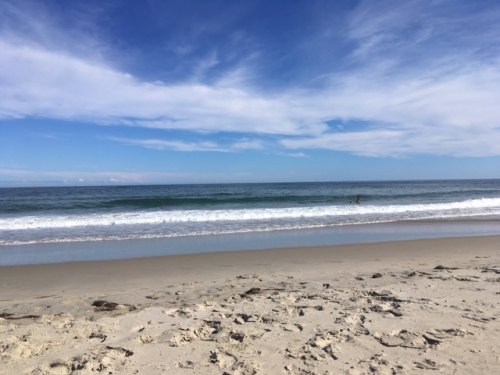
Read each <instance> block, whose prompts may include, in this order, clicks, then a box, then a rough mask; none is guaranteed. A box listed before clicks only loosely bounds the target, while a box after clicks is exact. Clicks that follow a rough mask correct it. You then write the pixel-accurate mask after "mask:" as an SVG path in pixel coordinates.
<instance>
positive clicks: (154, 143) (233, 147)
mask: <svg viewBox="0 0 500 375" xmlns="http://www.w3.org/2000/svg"><path fill="white" fill-rule="evenodd" d="M108 139H109V140H112V141H117V142H121V143H125V144H130V145H136V146H141V147H144V148H149V149H154V150H172V151H180V152H237V151H248V150H259V149H262V148H264V144H263V142H262V141H261V140H252V139H240V140H238V141H235V142H233V143H229V144H219V143H217V142H212V141H197V142H186V141H181V140H164V139H129V138H114V137H110V138H108Z"/></svg>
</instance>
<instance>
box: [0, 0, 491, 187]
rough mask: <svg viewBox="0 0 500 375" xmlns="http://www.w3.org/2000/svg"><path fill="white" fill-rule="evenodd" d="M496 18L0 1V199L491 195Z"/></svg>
mask: <svg viewBox="0 0 500 375" xmlns="http://www.w3.org/2000/svg"><path fill="white" fill-rule="evenodd" d="M499 103H500V2H496V1H465V0H464V1H458V0H457V1H447V0H439V1H432V0H429V1H427V0H426V1H354V0H353V1H347V0H346V1H315V0H311V1H305V0H304V1H299V0H297V1H284V0H283V1H278V0H275V1H251V0H246V1H243V0H241V1H240V0H237V1H235V0H232V1H229V0H227V1H201V0H200V1H188V0H179V1H168V0H165V1H163V0H149V1H118V0H116V1H105V2H104V1H98V0H94V1H92V0H82V1H78V0H71V1H59V0H57V1H56V0H54V1H23V0H21V1H20V0H15V1H14V0H12V1H10V0H0V186H31V185H85V184H147V183H207V182H266V181H335V180H378V179H384V180H385V179H439V178H500V105H499Z"/></svg>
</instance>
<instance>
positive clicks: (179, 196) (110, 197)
mask: <svg viewBox="0 0 500 375" xmlns="http://www.w3.org/2000/svg"><path fill="white" fill-rule="evenodd" d="M358 196H359V198H360V202H359V203H356V199H357V198H358ZM499 219H500V180H461V181H457V180H454V181H391V182H317V183H269V184H223V185H168V186H167V185H165V186H103V187H43V188H39V187H37V188H2V189H0V250H1V249H2V247H9V248H12V247H13V246H14V247H15V246H22V245H30V244H55V243H75V242H95V241H107V240H131V239H181V238H184V239H185V238H196V239H197V241H200V239H203V238H206V239H207V240H208V239H209V238H211V237H213V236H219V237H220V236H222V235H229V236H232V238H234V237H235V236H240V237H241V236H242V235H245V236H247V237H248V235H252V234H253V235H257V236H258V235H259V234H260V235H261V236H262V234H264V233H271V232H272V233H275V234H277V237H276V238H278V237H279V236H282V237H283V236H287V234H290V233H292V232H293V233H294V235H296V234H297V233H300V232H301V231H302V232H303V233H306V232H308V233H311V232H310V231H311V230H316V229H325V230H328V229H332V230H334V229H335V228H337V230H338V229H339V228H341V229H342V230H346V229H347V228H354V227H358V228H366V229H363V230H364V231H369V230H370V229H369V228H370V226H379V225H380V224H382V223H420V224H422V223H427V224H429V223H433V222H447V223H453V222H457V223H458V222H462V223H463V222H468V223H471V222H477V223H480V222H482V221H488V222H489V223H490V227H491V223H493V225H496V228H499V230H498V233H500V227H498V223H499ZM494 227H495V226H494ZM358 231H359V230H358ZM333 242H335V241H333ZM273 245H274V244H273V243H269V244H268V246H266V247H273ZM1 254H2V253H1V252H0V256H1ZM0 263H2V262H1V260H0Z"/></svg>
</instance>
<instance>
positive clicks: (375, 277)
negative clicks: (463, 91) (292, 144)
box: [0, 236, 500, 375]
mask: <svg viewBox="0 0 500 375" xmlns="http://www.w3.org/2000/svg"><path fill="white" fill-rule="evenodd" d="M0 288H1V289H0V374H1V375H14V374H30V375H40V374H43V375H72V374H73V375H76V374H100V373H106V374H108V373H113V374H123V375H125V374H127V375H128V374H134V373H136V374H151V375H160V374H166V373H168V374H173V375H186V374H187V375H220V374H233V375H264V374H283V375H303V374H321V375H326V374H328V375H332V374H346V375H361V374H368V373H375V374H394V373H395V374H413V373H418V374H431V373H432V374H435V373H439V374H456V373H463V374H471V375H480V374H487V373H498V372H500V323H499V322H500V236H482V237H455V238H440V239H426V240H410V241H394V242H383V243H372V244H355V245H353V244H351V245H338V246H325V247H309V248H308V247H303V248H288V249H287V248H285V249H269V250H250V251H236V252H219V253H205V254H185V255H172V256H162V257H150V258H140V259H123V260H107V261H93V262H74V263H59V264H41V265H23V266H12V267H3V268H1V269H0Z"/></svg>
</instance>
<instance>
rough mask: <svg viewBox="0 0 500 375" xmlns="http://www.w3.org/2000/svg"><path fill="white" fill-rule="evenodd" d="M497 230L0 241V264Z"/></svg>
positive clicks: (363, 229) (425, 228) (364, 229)
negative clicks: (53, 241)
mask: <svg viewBox="0 0 500 375" xmlns="http://www.w3.org/2000/svg"><path fill="white" fill-rule="evenodd" d="M491 235H500V221H498V220H480V221H479V220H472V221H471V220H464V221H428V222H422V221H418V222H393V223H378V224H357V225H346V226H335V227H327V228H314V229H300V230H279V231H268V232H248V233H232V234H223V235H206V236H203V235H199V236H186V237H172V238H146V239H128V240H105V241H86V242H59V243H36V244H25V245H4V246H0V269H1V268H2V267H8V266H14V265H23V264H25V265H27V264H56V263H68V262H85V261H104V260H118V259H136V258H146V257H155V256H172V255H181V254H203V253H216V252H221V251H223V252H239V251H248V250H249V251H255V250H264V249H270V248H273V249H279V248H291V247H323V246H337V245H347V244H364V243H378V242H389V241H405V240H418V239H433V238H456V237H471V236H491Z"/></svg>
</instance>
